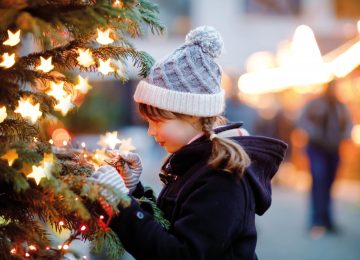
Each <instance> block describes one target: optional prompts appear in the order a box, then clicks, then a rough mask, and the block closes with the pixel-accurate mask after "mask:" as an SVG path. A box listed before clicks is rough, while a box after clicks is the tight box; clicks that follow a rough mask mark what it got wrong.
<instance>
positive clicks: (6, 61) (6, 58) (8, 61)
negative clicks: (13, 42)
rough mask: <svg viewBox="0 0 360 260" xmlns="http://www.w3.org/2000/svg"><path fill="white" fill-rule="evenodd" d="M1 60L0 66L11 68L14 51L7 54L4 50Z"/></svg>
mask: <svg viewBox="0 0 360 260" xmlns="http://www.w3.org/2000/svg"><path fill="white" fill-rule="evenodd" d="M2 59H3V61H2V62H1V63H0V67H4V68H6V69H8V68H11V67H12V66H13V65H14V64H15V53H13V54H11V55H9V53H7V52H5V53H4V54H3V55H2Z"/></svg>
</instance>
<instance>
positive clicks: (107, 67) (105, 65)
mask: <svg viewBox="0 0 360 260" xmlns="http://www.w3.org/2000/svg"><path fill="white" fill-rule="evenodd" d="M99 63H100V65H99V67H98V71H100V72H101V73H102V74H104V75H107V74H109V73H110V72H114V71H115V70H114V68H113V67H111V59H110V58H109V59H107V60H106V61H103V60H102V59H99Z"/></svg>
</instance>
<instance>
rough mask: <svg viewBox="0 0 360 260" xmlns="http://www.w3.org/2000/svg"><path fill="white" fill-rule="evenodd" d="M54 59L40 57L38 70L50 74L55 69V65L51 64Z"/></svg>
mask: <svg viewBox="0 0 360 260" xmlns="http://www.w3.org/2000/svg"><path fill="white" fill-rule="evenodd" d="M51 60H52V57H49V58H47V59H44V58H43V57H40V65H39V66H37V67H36V69H37V70H41V71H43V72H49V71H51V70H53V69H54V65H52V63H51Z"/></svg>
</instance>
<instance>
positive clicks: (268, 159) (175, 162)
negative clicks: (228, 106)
mask: <svg viewBox="0 0 360 260" xmlns="http://www.w3.org/2000/svg"><path fill="white" fill-rule="evenodd" d="M241 125H242V123H230V124H228V125H225V126H221V127H218V128H216V129H214V131H215V132H216V133H217V134H219V135H221V136H226V138H229V139H232V140H233V141H235V142H237V143H238V144H240V145H241V146H242V147H243V148H244V149H245V151H246V152H247V154H248V155H249V157H250V159H251V165H250V166H249V167H248V168H247V169H246V171H245V176H246V177H247V178H248V180H249V183H250V186H251V188H252V190H253V193H254V197H255V204H256V206H255V211H256V213H257V214H258V215H262V214H264V213H265V212H266V210H267V209H268V208H269V207H270V205H271V194H272V192H271V179H272V178H273V177H274V175H275V173H276V172H277V171H278V169H279V166H280V163H281V162H282V160H283V158H284V156H285V152H286V149H287V144H285V143H284V142H282V141H280V140H277V139H273V138H269V137H264V136H239V135H238V134H237V133H239V131H233V130H234V129H237V128H240V127H241ZM211 144H212V143H211V141H209V140H208V139H207V138H205V137H204V136H203V137H200V138H199V139H197V140H195V141H194V142H192V143H190V144H188V145H185V146H184V147H182V148H181V149H180V150H179V151H177V152H175V153H174V154H172V155H171V156H170V157H169V158H168V159H167V160H166V162H165V163H164V165H163V167H162V170H163V171H164V172H165V173H166V172H171V173H172V174H175V175H181V174H182V173H184V172H185V171H186V170H187V169H189V168H190V167H191V166H192V165H194V164H195V163H196V162H198V161H202V160H207V159H208V158H209V157H210V155H211Z"/></svg>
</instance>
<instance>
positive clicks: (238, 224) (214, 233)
mask: <svg viewBox="0 0 360 260" xmlns="http://www.w3.org/2000/svg"><path fill="white" fill-rule="evenodd" d="M228 177H229V176H228ZM224 179H226V178H225V177H224V178H223V181H220V182H219V181H218V180H217V181H216V180H211V181H207V182H204V183H203V184H202V185H199V187H198V188H197V189H196V190H195V191H194V192H192V193H191V194H190V196H188V198H187V199H186V200H185V201H184V203H183V204H182V206H181V209H180V213H179V217H178V218H177V220H176V221H175V223H172V228H171V231H167V230H165V229H164V228H163V227H162V226H161V225H160V224H158V223H157V222H156V221H155V220H154V219H153V217H152V216H151V215H150V214H148V213H147V212H144V211H143V210H142V209H141V208H140V206H139V205H138V203H137V202H136V201H135V200H133V201H132V203H131V206H130V207H128V208H125V209H120V211H121V212H120V214H119V215H118V216H117V217H116V218H114V219H113V220H112V222H111V224H110V227H111V228H112V229H113V230H114V232H115V233H116V234H117V235H118V236H119V238H120V240H121V242H122V244H123V246H124V248H125V249H126V251H128V252H129V253H130V254H131V255H133V256H134V257H135V258H136V259H150V258H151V259H159V260H161V259H172V260H176V259H181V260H186V259H199V260H201V259H209V258H211V259H212V258H214V256H216V255H221V253H222V252H224V250H225V249H226V248H227V246H229V245H230V241H231V239H232V238H233V236H234V234H236V233H238V232H240V229H241V228H242V226H243V224H244V223H243V221H242V220H243V215H244V204H245V201H244V198H243V196H240V195H241V194H240V193H241V192H239V190H240V191H241V188H240V187H239V186H238V185H236V184H235V183H234V182H233V181H232V180H231V182H230V180H229V179H230V178H228V179H227V180H226V181H224ZM229 185H230V187H229ZM239 194H240V195H239Z"/></svg>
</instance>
